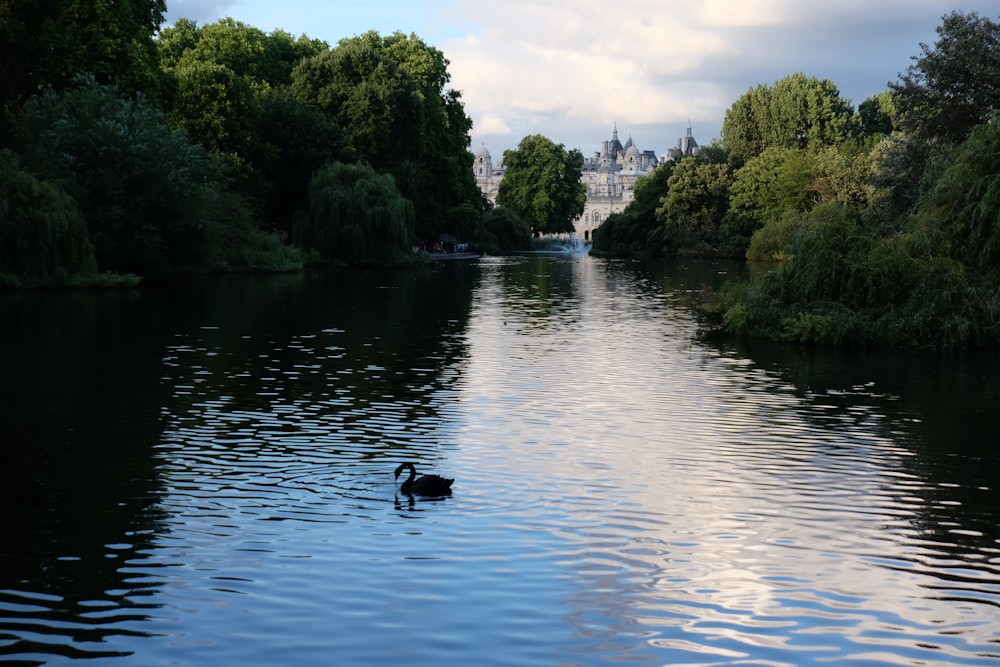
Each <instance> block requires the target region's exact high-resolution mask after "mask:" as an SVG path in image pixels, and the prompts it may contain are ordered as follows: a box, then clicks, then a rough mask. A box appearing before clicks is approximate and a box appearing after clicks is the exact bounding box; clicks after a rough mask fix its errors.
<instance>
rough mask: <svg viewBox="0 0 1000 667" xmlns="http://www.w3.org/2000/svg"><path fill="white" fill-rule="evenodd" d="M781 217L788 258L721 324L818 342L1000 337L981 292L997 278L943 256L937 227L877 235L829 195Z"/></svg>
mask: <svg viewBox="0 0 1000 667" xmlns="http://www.w3.org/2000/svg"><path fill="white" fill-rule="evenodd" d="M788 222H789V225H790V232H791V233H790V235H791V241H790V242H789V243H788V245H787V248H788V252H789V255H790V256H791V259H790V261H786V262H783V263H782V264H780V265H779V266H778V267H777V268H775V269H774V270H772V271H769V272H767V273H765V274H764V275H763V276H762V277H760V278H758V279H756V280H754V281H753V282H751V283H750V284H749V285H747V286H745V288H744V289H743V290H741V291H740V292H739V295H738V296H737V297H736V298H735V299H734V301H733V303H732V305H731V306H730V307H729V309H728V310H727V311H726V313H725V316H724V324H725V328H726V329H727V330H728V331H730V332H732V333H735V334H739V335H750V336H762V337H768V338H774V339H779V340H785V341H790V342H798V343H811V344H823V345H844V344H851V345H869V344H876V343H879V344H890V345H904V346H915V345H916V346H927V347H937V348H955V347H964V346H967V345H972V344H985V345H996V344H997V343H1000V330H998V323H1000V308H998V304H997V300H996V299H989V298H985V297H986V295H987V294H988V291H987V290H988V288H987V287H986V286H987V285H992V286H993V287H996V286H997V284H996V283H997V281H996V280H987V279H984V278H983V277H977V276H970V275H969V274H968V273H967V272H966V271H965V270H964V267H963V266H962V265H961V264H960V263H958V262H956V261H954V260H952V259H950V258H948V257H947V256H946V255H945V254H944V253H943V252H942V251H943V249H944V247H945V245H946V244H945V239H944V237H943V235H941V234H938V233H935V232H933V230H927V229H918V228H915V229H914V230H911V231H910V232H909V233H905V234H896V235H893V236H888V237H880V236H879V234H878V232H877V230H876V229H875V228H873V227H870V226H864V225H862V224H861V218H860V215H859V214H858V213H857V212H854V211H851V210H850V209H848V208H846V207H844V206H842V205H840V204H837V203H834V202H831V203H827V204H823V205H821V206H818V207H817V208H815V209H813V210H812V211H811V212H810V213H808V214H807V215H806V216H805V217H804V218H803V219H802V220H801V221H800V222H798V223H797V224H796V223H795V222H794V221H791V220H789V221H788ZM765 229H766V228H765ZM970 294H977V295H979V298H978V299H977V300H970V299H969V295H970Z"/></svg>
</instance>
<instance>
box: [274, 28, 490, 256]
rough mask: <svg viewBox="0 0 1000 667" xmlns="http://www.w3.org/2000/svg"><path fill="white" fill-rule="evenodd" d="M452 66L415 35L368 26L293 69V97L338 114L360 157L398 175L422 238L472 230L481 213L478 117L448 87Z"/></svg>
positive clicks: (400, 185) (333, 115) (418, 232)
mask: <svg viewBox="0 0 1000 667" xmlns="http://www.w3.org/2000/svg"><path fill="white" fill-rule="evenodd" d="M447 67H448V60H447V59H446V58H445V57H444V55H443V54H442V53H441V52H440V51H439V50H437V49H435V48H433V47H431V46H429V45H427V44H426V43H425V42H424V41H423V40H421V39H420V38H418V37H417V36H416V35H409V36H407V35H404V34H402V33H399V32H397V33H394V34H392V35H389V36H387V37H382V36H380V35H379V34H378V33H376V32H367V33H365V34H363V35H360V36H357V37H352V38H350V39H344V40H341V41H340V43H339V44H338V45H337V46H336V47H335V48H334V49H333V50H331V51H327V52H324V53H320V54H318V55H316V56H315V57H313V58H310V59H308V60H306V61H304V62H303V63H302V64H301V65H299V66H298V67H297V68H296V69H295V71H294V72H293V83H292V90H293V91H294V93H295V95H296V96H297V97H298V98H299V99H300V100H303V101H305V102H307V103H309V104H314V105H316V106H317V107H318V108H320V109H322V110H323V111H324V112H325V113H327V114H328V115H329V116H330V117H332V118H333V119H334V120H335V121H336V123H337V124H338V125H339V126H340V127H342V128H343V130H344V133H345V136H346V138H347V141H348V143H349V144H350V145H351V147H352V148H353V149H354V150H355V151H356V152H357V155H358V157H359V158H361V159H363V160H365V161H366V162H368V163H369V164H371V165H372V166H373V167H375V168H376V169H377V170H379V171H385V172H388V173H391V174H392V175H393V176H394V177H395V180H396V184H397V186H398V187H399V189H400V191H401V193H402V194H403V195H404V196H405V197H407V198H408V199H410V200H411V201H412V202H413V204H414V206H415V208H416V212H417V235H418V236H419V237H420V238H422V239H432V238H437V237H438V236H440V235H441V234H443V233H450V234H453V235H460V236H467V235H468V233H469V231H470V229H471V226H472V225H474V224H475V222H476V220H477V219H478V211H479V190H478V188H477V187H476V184H475V178H474V176H473V173H472V160H473V156H472V154H471V153H470V152H469V150H468V146H469V132H470V131H471V129H472V121H471V120H470V119H469V117H468V116H467V115H466V114H465V109H464V106H463V105H462V102H461V96H460V94H459V93H458V92H457V91H454V90H450V89H447V88H446V86H447V84H448V82H449V81H450V78H451V77H450V75H449V74H448V70H447Z"/></svg>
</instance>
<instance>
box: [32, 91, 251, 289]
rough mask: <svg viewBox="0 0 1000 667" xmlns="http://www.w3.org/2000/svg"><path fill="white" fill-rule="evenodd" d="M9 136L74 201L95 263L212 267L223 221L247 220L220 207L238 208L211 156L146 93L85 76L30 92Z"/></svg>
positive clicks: (221, 256)
mask: <svg viewBox="0 0 1000 667" xmlns="http://www.w3.org/2000/svg"><path fill="white" fill-rule="evenodd" d="M17 144H18V146H19V149H20V152H21V155H22V157H23V160H24V164H25V168H26V169H27V170H30V171H31V172H32V173H34V174H37V175H39V177H41V178H43V179H46V180H52V181H54V182H58V183H60V184H62V187H63V188H64V189H65V191H66V192H67V193H68V194H69V195H70V196H71V197H72V198H73V199H74V200H75V201H76V202H77V204H78V205H79V207H80V210H81V211H82V212H83V216H84V218H85V220H86V222H87V228H88V231H89V235H90V240H91V243H93V245H94V250H95V253H96V256H97V261H98V266H99V268H100V269H101V270H102V271H120V272H128V273H138V274H143V275H149V274H151V273H159V272H162V271H166V270H170V269H177V268H182V267H217V266H220V265H223V264H225V263H226V259H225V256H226V252H227V248H225V247H224V244H225V242H226V240H227V238H231V237H232V236H231V235H230V233H229V229H228V228H230V227H233V226H236V225H246V224H247V223H248V220H246V219H245V218H244V219H242V220H241V219H238V218H233V217H230V216H231V214H232V213H233V212H234V211H237V212H239V213H240V215H242V216H246V215H247V211H246V210H245V207H244V205H243V204H242V202H241V201H240V197H239V195H236V194H231V193H227V192H226V189H225V183H226V178H227V177H226V171H225V169H224V167H223V165H222V164H221V163H219V161H218V160H216V159H214V158H213V157H212V156H211V155H209V154H208V153H206V152H205V150H204V149H203V148H202V147H201V146H199V145H197V144H192V143H190V142H189V141H188V140H187V138H186V136H185V135H184V133H182V132H180V131H171V130H169V129H168V128H167V127H166V125H165V124H164V122H163V115H162V113H161V112H160V111H159V110H157V109H156V108H155V107H153V106H152V105H150V104H149V103H148V102H147V101H145V100H143V99H138V100H129V99H125V98H122V97H120V96H119V93H118V91H117V90H116V89H115V88H113V87H110V86H102V85H99V84H97V83H96V82H95V81H94V80H93V79H92V78H91V79H86V78H85V79H81V80H80V81H79V83H78V87H76V88H75V89H68V90H66V91H64V92H63V93H55V92H50V93H46V94H43V95H40V96H37V97H35V98H33V99H32V100H31V101H30V102H29V103H28V104H27V105H26V106H25V110H24V113H23V114H22V115H21V117H20V119H19V123H18V135H17ZM244 237H245V234H244Z"/></svg>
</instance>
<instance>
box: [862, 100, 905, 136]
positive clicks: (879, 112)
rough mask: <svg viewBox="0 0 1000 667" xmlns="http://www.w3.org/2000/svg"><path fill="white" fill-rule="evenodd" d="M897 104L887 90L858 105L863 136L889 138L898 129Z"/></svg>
mask: <svg viewBox="0 0 1000 667" xmlns="http://www.w3.org/2000/svg"><path fill="white" fill-rule="evenodd" d="M897 115H898V112H897V111H896V103H895V101H894V100H893V96H892V93H890V92H889V91H887V90H884V91H882V92H881V93H878V94H877V95H872V96H871V97H869V98H868V99H866V100H865V101H864V102H862V103H861V104H859V105H858V123H859V124H860V126H861V134H862V135H864V136H866V137H870V136H874V135H883V136H888V135H890V134H892V131H893V130H894V129H896V117H897Z"/></svg>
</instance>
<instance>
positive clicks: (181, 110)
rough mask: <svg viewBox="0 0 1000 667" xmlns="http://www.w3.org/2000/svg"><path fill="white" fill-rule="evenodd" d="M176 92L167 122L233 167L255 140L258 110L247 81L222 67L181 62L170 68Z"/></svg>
mask: <svg viewBox="0 0 1000 667" xmlns="http://www.w3.org/2000/svg"><path fill="white" fill-rule="evenodd" d="M173 74H174V76H175V77H176V91H175V93H174V97H173V105H172V107H171V109H170V111H169V112H168V113H167V120H168V121H169V122H170V123H171V124H172V125H174V126H176V127H183V128H184V129H185V131H186V132H187V134H188V136H189V137H190V138H191V139H192V140H193V141H195V142H197V143H200V144H201V145H202V146H204V147H205V148H207V149H209V150H211V151H213V152H215V153H219V154H220V155H223V156H225V157H226V158H227V159H229V160H230V161H232V163H233V164H234V165H239V164H241V163H243V162H244V160H245V156H248V155H249V154H250V152H251V150H252V148H253V144H254V143H255V142H256V141H257V138H256V137H255V131H256V128H257V126H258V123H259V116H260V107H259V103H258V100H257V97H256V95H255V94H254V91H253V88H252V87H251V85H250V82H249V81H247V80H246V79H245V78H243V77H241V76H238V75H237V74H236V73H235V72H234V71H233V70H231V69H229V68H228V67H227V66H225V65H220V64H218V63H215V62H212V61H206V60H182V61H181V63H180V64H179V65H178V66H177V67H176V68H174V70H173Z"/></svg>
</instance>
